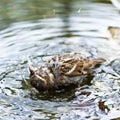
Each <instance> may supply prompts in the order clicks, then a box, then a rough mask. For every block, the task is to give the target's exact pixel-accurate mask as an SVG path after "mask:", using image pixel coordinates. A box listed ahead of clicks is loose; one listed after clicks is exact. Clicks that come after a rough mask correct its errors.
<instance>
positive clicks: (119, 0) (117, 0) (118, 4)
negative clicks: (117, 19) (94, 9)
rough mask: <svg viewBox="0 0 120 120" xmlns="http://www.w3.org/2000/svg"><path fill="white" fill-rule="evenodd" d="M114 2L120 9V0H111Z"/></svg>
mask: <svg viewBox="0 0 120 120" xmlns="http://www.w3.org/2000/svg"><path fill="white" fill-rule="evenodd" d="M111 2H112V4H113V5H114V6H115V7H116V8H117V9H118V10H120V0H111Z"/></svg>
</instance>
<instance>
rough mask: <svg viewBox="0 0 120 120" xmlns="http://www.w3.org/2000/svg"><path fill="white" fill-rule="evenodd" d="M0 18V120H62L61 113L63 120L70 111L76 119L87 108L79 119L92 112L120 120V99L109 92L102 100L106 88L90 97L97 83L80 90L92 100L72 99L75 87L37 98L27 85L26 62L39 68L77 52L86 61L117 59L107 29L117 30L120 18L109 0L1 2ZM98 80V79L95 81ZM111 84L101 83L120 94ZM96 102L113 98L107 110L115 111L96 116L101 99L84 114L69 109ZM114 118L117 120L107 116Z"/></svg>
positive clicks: (117, 45)
mask: <svg viewBox="0 0 120 120" xmlns="http://www.w3.org/2000/svg"><path fill="white" fill-rule="evenodd" d="M0 14H1V16H0V41H1V42H0V66H1V69H0V119H1V120H3V119H4V120H13V119H16V120H26V119H29V120H37V119H60V115H61V114H63V116H62V117H61V119H64V118H66V117H65V116H66V115H65V113H67V112H70V113H69V114H70V116H72V117H73V118H72V119H74V118H75V115H73V114H71V111H72V112H73V111H74V112H75V114H77V115H78V113H80V114H82V113H84V112H85V111H86V109H88V108H89V109H88V112H86V114H83V116H80V115H78V118H79V119H80V118H81V119H82V118H84V117H85V116H87V117H86V118H91V119H92V118H94V117H96V115H95V114H93V111H96V113H97V114H99V115H98V116H99V118H102V116H104V117H106V118H108V119H109V118H111V116H112V118H118V117H120V116H119V114H118V113H119V110H120V102H119V97H118V96H119V94H117V93H116V91H115V93H116V94H115V96H116V97H114V91H113V89H112V92H113V94H112V95H111V94H110V92H109V91H108V92H107V93H106V96H108V97H105V98H103V96H104V90H103V89H104V85H103V84H102V87H100V90H98V91H97V93H95V95H94V94H93V93H94V92H95V91H96V89H98V88H99V84H100V85H101V81H100V82H99V81H98V84H97V82H96V84H95V85H93V86H88V87H87V88H83V90H85V91H86V89H87V91H88V92H87V93H86V92H85V94H88V93H89V94H90V93H92V94H90V95H93V96H92V97H91V96H89V97H87V98H86V96H84V95H83V93H84V92H83V93H82V94H81V95H78V96H77V97H76V96H75V91H76V89H73V88H66V90H63V91H61V92H60V91H57V92H55V93H52V94H48V93H38V92H37V91H36V90H35V89H34V88H32V87H31V86H30V84H29V80H28V78H29V72H28V60H29V61H31V62H32V64H33V65H34V66H40V65H43V63H44V62H45V61H46V60H47V59H49V58H50V57H52V56H54V55H57V54H61V53H64V52H68V53H69V52H70V53H71V52H73V53H74V52H77V53H81V54H82V55H84V56H91V57H103V58H105V59H111V58H112V59H114V58H117V57H119V55H120V54H119V50H120V47H119V46H120V45H119V43H118V42H117V41H114V40H112V39H111V35H110V33H109V30H108V27H110V26H112V27H120V14H119V11H118V10H117V9H116V8H115V7H114V6H113V5H112V3H111V2H110V1H107V0H101V1H100V0H76V1H75V0H69V1H67V0H62V1H61V0H59V1H56V0H53V1H48V0H41V1H39V0H37V1H32V0H30V1H27V0H23V1H17V0H14V1H12V0H7V1H6V0H1V2H0ZM113 66H114V65H113ZM105 69H108V70H107V71H109V67H105ZM103 74H104V73H103ZM103 74H102V75H103ZM100 75H101V74H100ZM100 75H99V74H98V76H96V77H95V79H97V77H98V78H99V77H100ZM102 77H103V76H102ZM108 77H109V76H108ZM95 79H94V80H95ZM103 79H105V78H103ZM109 81H110V80H109ZM102 82H103V81H102ZM112 82H113V81H112V80H111V83H110V82H109V83H107V85H106V83H105V89H107V86H108V88H109V86H111V84H112V85H114V84H115V85H116V89H117V90H119V87H120V86H119V85H120V84H119V82H118V81H117V80H115V82H114V84H113V83H112ZM103 83H104V82H103ZM89 94H88V95H89ZM96 96H97V97H96ZM100 97H101V98H102V100H105V101H107V100H108V99H110V100H111V98H112V97H113V98H115V99H116V101H114V103H111V105H113V104H114V105H113V106H114V107H113V109H111V111H113V112H111V111H110V110H108V109H107V108H105V109H106V110H107V112H106V111H105V113H104V112H103V113H100V112H99V110H97V109H98V107H97V105H96V104H97V103H98V101H99V100H96V101H94V100H93V101H92V102H90V103H91V104H89V107H86V109H83V108H82V107H81V105H80V107H79V109H78V110H75V108H76V106H74V105H72V104H73V103H75V101H76V100H77V101H81V100H83V99H85V100H86V101H87V100H88V101H89V100H91V98H95V99H97V98H100ZM77 104H78V103H77ZM108 104H109V102H108ZM108 104H107V105H108ZM103 106H104V105H103ZM108 106H110V105H108ZM74 107H75V108H74ZM77 107H78V106H77ZM109 108H111V107H109ZM81 109H82V110H81ZM109 111H110V112H111V113H110V112H109ZM116 111H117V112H116ZM77 112H78V113H77ZM112 113H115V114H117V115H115V114H114V115H111V114H112ZM88 114H89V117H88ZM68 118H69V117H68ZM78 118H77V119H78ZM69 119H70V118H69Z"/></svg>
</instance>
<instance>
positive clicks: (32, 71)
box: [29, 65, 37, 75]
mask: <svg viewBox="0 0 120 120" xmlns="http://www.w3.org/2000/svg"><path fill="white" fill-rule="evenodd" d="M36 70H37V68H36V67H33V66H32V65H30V66H29V71H30V75H33V74H34V73H35V71H36Z"/></svg>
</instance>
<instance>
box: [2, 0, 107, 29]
mask: <svg viewBox="0 0 120 120" xmlns="http://www.w3.org/2000/svg"><path fill="white" fill-rule="evenodd" d="M92 1H93V0H88V1H84V0H57V1H56V0H51V1H49V0H35V1H34V0H22V1H18V0H1V1H0V29H4V28H6V27H7V26H9V25H10V24H11V23H14V22H20V21H36V20H39V19H45V18H51V17H63V16H64V17H69V16H70V14H71V13H72V12H74V13H75V12H77V11H78V12H79V9H80V7H81V6H80V4H81V3H83V2H84V3H88V4H89V3H90V2H92ZM102 1H103V0H102ZM99 2H100V0H99ZM104 2H107V0H104ZM77 4H78V6H75V5H77ZM77 7H78V8H77ZM85 9H86V8H85Z"/></svg>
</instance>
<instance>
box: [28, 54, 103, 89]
mask: <svg viewBox="0 0 120 120" xmlns="http://www.w3.org/2000/svg"><path fill="white" fill-rule="evenodd" d="M103 61H104V59H101V58H98V59H88V58H84V57H81V56H80V55H79V54H63V55H59V56H55V57H53V58H51V59H50V60H48V61H47V62H46V65H45V67H40V68H35V67H33V66H30V67H29V71H30V82H31V85H32V86H33V87H35V88H36V89H37V90H39V91H42V90H51V89H57V88H59V87H60V86H66V85H70V84H76V83H80V82H81V77H84V76H88V75H91V74H92V73H93V69H94V68H95V66H96V65H100V64H101V63H102V62H103Z"/></svg>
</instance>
